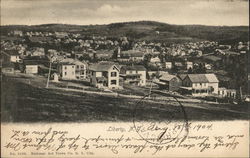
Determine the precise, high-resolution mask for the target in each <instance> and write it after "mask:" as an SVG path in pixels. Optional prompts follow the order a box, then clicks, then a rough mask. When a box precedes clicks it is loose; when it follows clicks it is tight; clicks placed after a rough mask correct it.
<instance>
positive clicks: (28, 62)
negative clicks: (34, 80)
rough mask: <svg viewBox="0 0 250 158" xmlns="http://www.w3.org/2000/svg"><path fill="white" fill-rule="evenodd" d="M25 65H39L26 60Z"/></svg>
mask: <svg viewBox="0 0 250 158" xmlns="http://www.w3.org/2000/svg"><path fill="white" fill-rule="evenodd" d="M23 63H24V65H39V63H38V61H33V60H25V61H23Z"/></svg>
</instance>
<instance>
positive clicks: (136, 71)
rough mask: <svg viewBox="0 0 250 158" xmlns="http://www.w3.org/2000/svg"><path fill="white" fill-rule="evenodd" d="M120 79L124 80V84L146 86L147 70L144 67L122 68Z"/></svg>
mask: <svg viewBox="0 0 250 158" xmlns="http://www.w3.org/2000/svg"><path fill="white" fill-rule="evenodd" d="M120 77H122V78H123V80H124V83H129V84H135V85H138V86H145V85H146V68H145V67H144V66H142V65H133V66H122V67H121V72H120Z"/></svg>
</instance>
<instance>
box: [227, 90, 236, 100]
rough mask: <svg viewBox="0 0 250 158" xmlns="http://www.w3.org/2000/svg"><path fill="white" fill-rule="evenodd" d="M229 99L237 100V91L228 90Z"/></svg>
mask: <svg viewBox="0 0 250 158" xmlns="http://www.w3.org/2000/svg"><path fill="white" fill-rule="evenodd" d="M227 97H228V98H233V99H235V98H236V90H235V89H227Z"/></svg>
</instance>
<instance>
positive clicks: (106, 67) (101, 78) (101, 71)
mask: <svg viewBox="0 0 250 158" xmlns="http://www.w3.org/2000/svg"><path fill="white" fill-rule="evenodd" d="M89 73H90V84H91V85H93V86H95V87H97V88H109V89H118V88H119V87H120V86H119V73H120V68H119V66H118V65H116V64H114V63H111V62H100V63H97V64H93V65H90V66H89Z"/></svg>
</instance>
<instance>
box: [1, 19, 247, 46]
mask: <svg viewBox="0 0 250 158" xmlns="http://www.w3.org/2000/svg"><path fill="white" fill-rule="evenodd" d="M11 30H22V31H41V32H43V31H67V32H77V33H81V34H83V35H92V34H94V35H102V36H107V37H121V36H127V37H128V38H130V39H134V40H146V41H159V42H171V43H172V42H187V41H200V40H213V41H218V42H220V43H223V44H232V43H235V42H238V41H248V40H249V39H248V35H249V29H248V26H204V25H172V24H167V23H160V22H155V21H137V22H124V23H112V24H108V25H66V24H43V25H33V26H25V25H9V26H1V34H5V33H6V32H9V31H11Z"/></svg>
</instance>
